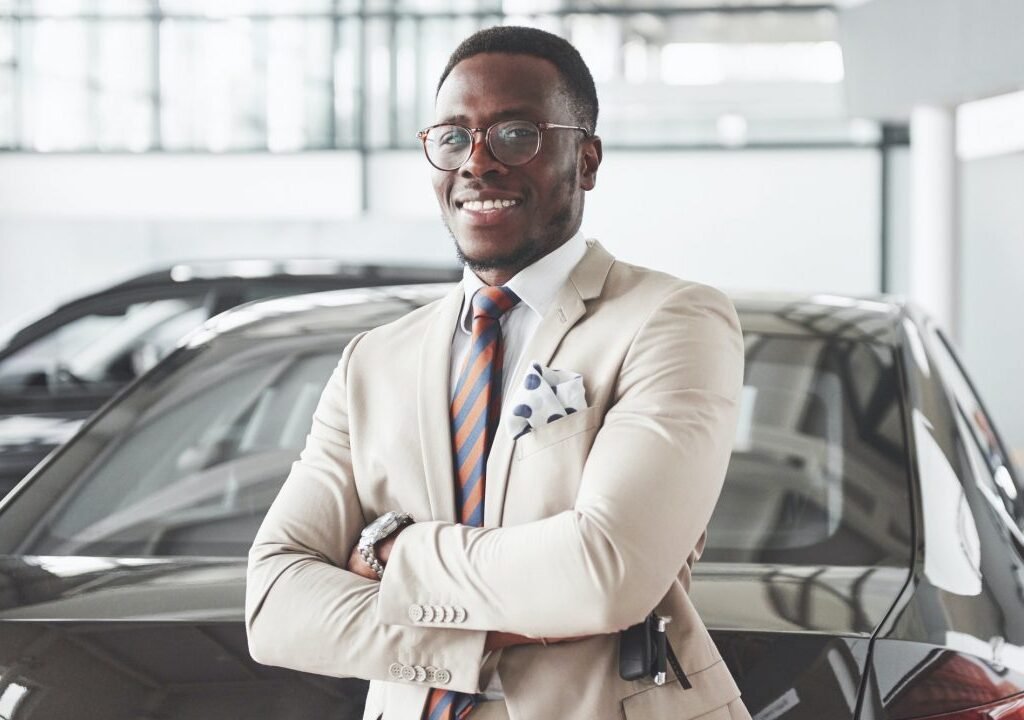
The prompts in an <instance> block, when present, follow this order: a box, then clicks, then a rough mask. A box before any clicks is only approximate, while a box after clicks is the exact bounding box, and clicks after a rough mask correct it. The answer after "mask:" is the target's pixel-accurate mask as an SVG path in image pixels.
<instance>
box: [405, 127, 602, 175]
mask: <svg viewBox="0 0 1024 720" xmlns="http://www.w3.org/2000/svg"><path fill="white" fill-rule="evenodd" d="M514 122H526V123H530V124H531V125H535V126H536V127H537V149H536V150H534V152H533V155H531V156H530V158H529V160H525V161H523V162H521V163H515V164H509V163H506V162H502V161H501V160H498V156H497V155H495V154H494V148H493V147H492V146H491V131H492V130H494V128H496V127H497V126H498V125H502V124H504V123H514ZM439 127H457V128H462V129H463V130H465V131H466V132H468V133H469V138H470V143H469V154H468V155H466V160H463V161H462V162H461V163H459V165H457V166H456V167H453V168H443V167H438V166H437V165H436V164H434V161H433V160H431V159H430V154H429V153H428V152H427V133H429V132H430V131H431V130H433V129H434V128H439ZM545 130H580V131H582V132H583V137H584V139H586V138H589V137H591V136H592V135H593V133H591V132H590V131H589V130H587V129H586V128H585V127H580V126H579V125H560V124H559V123H552V122H534V121H533V120H498V121H497V122H494V123H491V124H490V125H489V126H487V127H486V128H471V127H466V126H465V125H459V124H458V123H438V124H437V125H431V126H430V127H427V128H423V129H422V130H420V131H419V132H418V133H416V137H418V138H419V139H420V141H422V143H423V154H424V156H426V158H427V162H428V163H430V164H431V165H432V166H433V167H435V168H437V169H438V170H440V171H441V172H455V171H456V170H458V169H459V168H460V167H462V166H463V165H465V164H466V161H467V160H469V159H470V158H471V157H473V153H474V152H475V151H476V143H477V140H476V134H477V133H483V134H484V144H485V145H486V146H487V152H489V153H490V154H491V157H492V158H494V159H495V160H496V161H497V162H499V163H501V164H502V165H504V166H505V167H522V166H523V165H526V164H528V163H531V162H533V160H534V159H535V158H536V157H537V156H538V155H540V149H541V147H542V146H543V145H544V131H545Z"/></svg>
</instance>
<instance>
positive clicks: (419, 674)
mask: <svg viewBox="0 0 1024 720" xmlns="http://www.w3.org/2000/svg"><path fill="white" fill-rule="evenodd" d="M412 669H413V670H415V671H416V678H415V680H416V682H423V681H424V680H426V679H427V671H426V670H425V669H423V668H422V667H420V666H419V665H414V666H413V668H412Z"/></svg>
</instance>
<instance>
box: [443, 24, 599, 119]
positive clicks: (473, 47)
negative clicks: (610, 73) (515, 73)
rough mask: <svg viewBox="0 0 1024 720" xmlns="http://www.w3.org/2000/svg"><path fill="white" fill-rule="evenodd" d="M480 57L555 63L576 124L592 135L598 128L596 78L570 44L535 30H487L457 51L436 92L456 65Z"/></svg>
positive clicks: (507, 27)
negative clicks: (521, 57)
mask: <svg viewBox="0 0 1024 720" xmlns="http://www.w3.org/2000/svg"><path fill="white" fill-rule="evenodd" d="M481 53H509V54H512V55H531V56H533V57H537V58H541V59H543V60H547V61H548V62H550V63H552V64H553V65H554V66H555V67H556V68H558V72H559V74H560V75H561V76H562V81H563V83H564V86H565V87H564V88H563V89H564V91H565V93H566V95H567V96H568V99H569V110H570V112H572V114H573V117H575V118H576V122H578V123H579V124H580V125H582V126H583V127H585V128H587V130H589V131H590V132H591V133H593V132H594V130H595V128H596V127H597V89H596V88H595V87H594V77H593V76H592V75H591V74H590V68H588V67H587V64H586V63H585V62H583V58H582V57H581V56H580V53H579V51H578V50H577V49H576V48H574V47H573V46H572V43H570V42H569V41H568V40H566V39H565V38H561V37H559V36H558V35H553V34H552V33H549V32H545V31H544V30H538V29H537V28H532V27H521V26H518V25H497V26H495V27H489V28H484V29H483V30H479V31H477V32H475V33H473V34H472V35H470V36H469V37H468V38H466V39H465V40H463V41H462V42H461V43H459V46H458V47H457V48H455V52H453V53H452V55H451V57H450V58H448V65H447V66H445V69H444V72H442V73H441V79H440V80H438V82H437V92H440V91H441V86H442V85H443V84H444V81H445V79H447V77H448V75H449V74H450V73H451V71H452V69H453V68H454V67H455V66H456V65H458V64H459V63H460V62H462V61H463V60H466V59H467V58H471V57H473V56H474V55H480V54H481Z"/></svg>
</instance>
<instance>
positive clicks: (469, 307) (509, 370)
mask: <svg viewBox="0 0 1024 720" xmlns="http://www.w3.org/2000/svg"><path fill="white" fill-rule="evenodd" d="M586 252H587V242H586V240H585V239H584V237H583V234H582V233H580V232H577V233H576V234H575V235H573V236H572V237H571V238H570V239H569V240H568V242H566V243H565V244H564V245H562V246H561V247H559V248H558V249H556V250H553V251H551V252H550V253H548V254H547V255H545V256H544V257H542V258H541V259H540V260H537V261H536V262H535V263H533V264H532V265H530V266H529V267H525V268H523V269H522V270H520V271H519V272H518V273H517V274H516V275H515V276H514V277H513V278H512V279H511V280H509V281H508V282H507V283H505V287H507V288H509V289H510V290H512V292H514V293H515V294H516V295H518V296H519V303H518V304H517V305H516V306H515V307H513V308H512V309H511V310H509V311H508V312H506V313H505V314H504V315H502V316H501V318H500V320H499V322H500V323H501V336H502V343H503V344H504V349H505V352H504V364H503V366H502V367H503V368H504V372H503V374H502V378H501V395H502V398H505V397H507V396H508V388H509V379H510V378H512V377H515V376H516V375H517V371H518V369H519V366H520V364H521V363H523V362H530V360H531V359H532V358H523V357H522V355H523V352H524V351H525V350H526V346H527V345H529V344H530V340H531V339H532V338H533V334H534V333H535V332H536V331H537V328H538V326H540V321H541V320H542V319H543V318H544V315H546V314H547V311H548V309H549V308H550V307H551V303H553V302H554V300H555V295H557V294H558V290H559V288H561V287H562V284H563V283H564V282H565V281H566V280H568V279H569V273H570V272H572V269H573V268H574V267H576V264H577V263H578V262H579V261H580V260H582V259H583V256H584V254H586ZM485 285H486V284H485V283H484V281H483V280H481V279H480V278H478V277H477V276H476V273H474V272H473V271H472V270H470V269H469V268H468V267H466V268H465V269H464V270H463V271H462V289H463V291H464V295H463V299H462V311H461V312H460V313H459V324H458V327H456V328H455V332H454V334H453V336H452V356H451V375H450V378H449V384H448V393H449V396H450V397H452V396H454V394H455V386H456V384H457V383H458V380H459V373H460V371H461V370H462V366H463V364H464V363H465V361H466V356H467V355H468V354H469V348H470V339H471V338H472V333H473V304H472V302H473V296H474V295H475V294H476V292H477V290H479V289H480V288H482V287H484V286H485ZM452 399H453V400H454V397H452ZM485 482H486V480H485ZM483 695H484V697H485V698H486V699H487V700H501V699H503V698H504V697H505V695H504V692H503V691H502V687H501V679H500V678H499V677H498V673H497V672H494V673H492V675H491V677H490V682H488V683H487V687H486V689H485V690H484V692H483Z"/></svg>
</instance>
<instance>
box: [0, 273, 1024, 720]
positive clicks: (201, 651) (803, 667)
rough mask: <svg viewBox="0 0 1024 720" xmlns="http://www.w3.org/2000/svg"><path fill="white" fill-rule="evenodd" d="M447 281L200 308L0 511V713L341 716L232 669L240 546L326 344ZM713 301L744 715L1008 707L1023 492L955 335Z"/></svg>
mask: <svg viewBox="0 0 1024 720" xmlns="http://www.w3.org/2000/svg"><path fill="white" fill-rule="evenodd" d="M443 291H444V287H440V286H419V287H403V288H377V289H373V288H370V289H364V290H358V291H342V292H336V293H321V294H317V295H309V296H302V297H293V298H286V299H279V300H272V301H266V302H260V303H255V304H250V305H246V306H244V307H241V308H238V309H235V310H232V311H230V312H228V313H225V314H223V315H220V316H219V317H217V318H214V319H213V320H211V321H209V322H208V323H207V324H206V325H205V326H204V327H203V328H202V329H201V330H199V331H197V332H196V333H194V334H193V335H192V336H190V338H189V339H188V340H187V341H186V342H184V343H183V344H182V345H181V346H180V347H179V348H178V349H176V350H175V351H174V352H173V353H172V354H171V355H169V356H168V357H167V358H166V359H165V360H164V361H163V362H161V363H160V364H159V365H157V366H156V367H155V368H153V369H152V370H151V371H149V372H148V373H147V374H145V375H144V376H143V377H141V378H140V379H139V380H137V381H136V382H135V383H134V384H133V385H132V386H131V387H129V388H128V389H127V390H126V391H125V392H124V393H122V394H121V395H120V396H119V397H118V398H117V399H116V400H115V401H114V402H112V403H110V404H109V405H107V406H106V407H105V408H104V409H103V410H102V411H100V412H99V413H98V414H97V415H95V416H94V417H93V418H91V419H90V420H89V421H88V422H87V423H86V424H85V426H84V427H83V428H82V429H81V430H80V431H79V432H78V434H77V435H76V436H75V437H74V438H73V439H72V440H71V441H70V442H68V443H67V444H66V445H64V446H63V447H62V448H60V449H59V450H58V451H57V452H55V453H54V454H53V455H52V456H51V457H49V458H48V459H47V460H46V461H45V462H44V463H43V464H42V465H40V466H39V467H38V468H36V470H35V471H33V472H32V473H31V475H30V476H29V477H28V478H26V479H25V480H24V481H23V482H22V483H21V484H19V486H18V487H17V488H16V489H15V490H14V492H13V493H12V494H11V495H9V496H8V497H7V498H6V499H5V500H4V501H2V502H0V717H4V718H7V720H35V719H38V718H46V719H48V720H49V719H52V720H62V719H63V718H80V717H83V716H88V717H90V718H111V719H112V720H116V719H120V718H161V719H173V718H191V719H201V718H217V719H218V720H219V719H220V718H225V717H246V718H311V717H332V718H358V717H360V713H361V707H362V702H363V695H364V693H365V687H366V686H365V683H364V682H362V681H360V680H355V679H344V678H331V677H323V676H316V675H309V674H304V673H299V672H295V671H290V670H283V669H277V668H270V667H264V666H261V665H259V664H256V663H255V662H253V661H252V660H251V659H250V658H249V654H248V652H247V646H246V638H245V631H244V627H243V613H242V606H243V596H244V582H245V558H244V555H245V553H246V551H247V549H248V547H249V545H250V543H251V540H252V538H253V536H254V534H255V532H256V528H257V526H258V524H259V522H260V520H261V518H262V517H263V515H264V513H265V511H266V509H267V507H268V506H269V505H270V503H271V501H272V500H273V499H274V497H275V495H276V493H277V491H278V489H279V487H280V486H281V483H282V482H283V480H284V478H285V477H286V476H287V474H288V470H289V467H290V464H291V463H292V462H293V461H294V460H295V459H296V457H297V455H298V452H299V450H300V449H301V447H302V445H303V442H304V439H305V434H306V432H307V430H308V428H309V424H310V418H311V414H312V412H313V409H314V407H315V405H316V403H317V400H318V397H319V395H320V392H321V389H322V388H323V386H324V384H325V383H326V381H327V378H328V376H329V374H330V372H331V370H332V369H333V368H334V366H335V364H336V363H337V360H338V358H339V356H340V354H341V350H342V348H343V347H344V345H345V344H346V343H347V342H348V340H349V339H350V338H351V337H352V336H353V335H354V334H356V333H357V332H359V331H361V330H363V329H366V328H370V327H373V326H375V325H378V324H380V323H384V322H387V321H389V320H392V319H394V318H396V317H399V316H400V315H402V314H403V313H405V312H407V311H409V310H411V309H412V308H415V307H418V306H420V305H422V304H424V303H426V302H428V301H430V300H431V299H433V298H436V297H438V296H439V295H440V294H441V293H442V292H443ZM734 301H735V303H736V306H737V309H738V310H739V313H740V318H741V322H742V324H743V328H744V334H745V340H746V349H747V350H746V353H747V354H746V362H747V364H746V375H745V383H744V385H745V387H744V393H743V404H742V408H741V413H740V420H739V427H738V430H737V434H736V439H735V444H734V452H733V455H732V460H731V463H730V466H729V470H728V474H727V477H726V482H725V486H724V490H723V494H722V497H721V500H720V502H719V504H718V507H717V510H716V512H715V515H714V518H713V520H712V523H711V527H710V530H709V544H708V548H707V551H706V552H705V554H704V557H703V558H702V559H701V561H700V562H699V563H698V565H697V566H696V568H695V576H694V582H693V587H692V593H693V596H694V599H695V602H696V604H697V607H698V609H699V611H700V612H701V615H702V616H703V618H704V619H705V622H706V623H707V625H708V627H709V628H710V630H711V634H712V636H713V637H714V640H715V642H716V644H717V646H718V648H719V650H720V652H721V653H722V656H723V657H724V658H725V660H726V662H727V663H728V665H729V667H730V668H731V670H732V672H733V674H734V676H735V678H736V680H737V682H738V683H739V685H740V687H741V689H742V691H743V697H744V699H745V701H746V704H747V707H748V708H749V710H750V711H751V713H752V714H753V716H754V718H757V719H758V720H774V719H775V718H785V719H787V720H822V719H835V720H844V719H847V718H857V719H858V720H876V719H878V720H882V719H884V720H903V719H908V718H923V717H933V716H941V717H943V718H956V719H958V720H982V719H983V718H990V719H994V718H1000V719H1002V720H1007V719H1019V718H1022V717H1024V542H1022V540H1024V534H1022V532H1021V526H1022V523H1024V503H1022V490H1024V488H1022V487H1021V483H1020V476H1019V475H1018V474H1017V472H1016V470H1015V469H1014V468H1013V467H1012V466H1011V464H1010V462H1009V461H1008V460H1007V454H1006V451H1005V447H1004V445H1003V443H1002V442H1001V441H1000V438H999V436H998V434H997V432H996V430H995V428H994V426H993V424H992V422H991V421H990V420H989V418H988V415H987V413H986V411H985V409H984V406H983V405H982V404H981V402H980V401H979V399H978V397H977V395H976V393H975V392H974V390H973V389H972V387H971V384H970V381H969V380H968V378H967V376H966V375H965V373H964V372H963V369H962V367H961V366H960V364H959V363H958V361H957V359H956V355H955V353H954V352H953V350H952V348H951V346H950V343H949V341H948V340H947V339H946V338H945V337H944V336H943V334H942V333H941V331H940V330H938V329H937V328H936V327H934V326H933V325H932V323H931V322H930V321H929V320H928V319H927V318H926V317H924V316H922V315H921V314H920V313H919V312H918V311H916V310H915V308H914V307H912V306H907V305H905V304H903V303H901V302H899V301H896V300H893V299H887V298H878V299H856V298H846V297H832V296H818V297H788V298H787V297H760V298H759V297H754V296H734ZM685 716H686V715H685V708H681V717H685ZM540 720H543V719H540Z"/></svg>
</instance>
